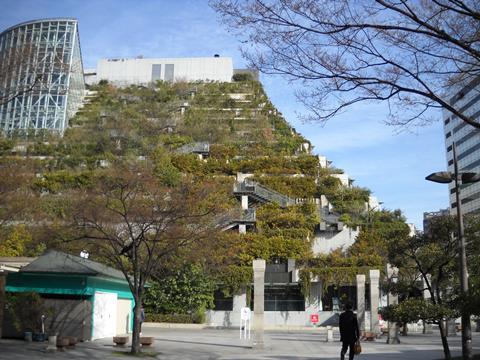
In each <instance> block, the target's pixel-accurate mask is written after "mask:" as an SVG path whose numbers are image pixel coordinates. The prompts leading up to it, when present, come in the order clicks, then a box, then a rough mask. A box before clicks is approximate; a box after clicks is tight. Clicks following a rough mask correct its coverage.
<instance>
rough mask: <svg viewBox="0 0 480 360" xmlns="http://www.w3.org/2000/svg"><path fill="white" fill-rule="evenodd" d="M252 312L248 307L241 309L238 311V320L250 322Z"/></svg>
mask: <svg viewBox="0 0 480 360" xmlns="http://www.w3.org/2000/svg"><path fill="white" fill-rule="evenodd" d="M251 314H252V311H251V310H250V308H248V307H242V309H241V310H240V319H241V320H250V317H251Z"/></svg>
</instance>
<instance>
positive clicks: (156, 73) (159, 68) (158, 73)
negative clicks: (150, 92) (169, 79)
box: [152, 64, 162, 81]
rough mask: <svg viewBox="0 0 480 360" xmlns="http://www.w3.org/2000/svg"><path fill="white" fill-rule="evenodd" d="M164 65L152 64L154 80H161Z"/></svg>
mask: <svg viewBox="0 0 480 360" xmlns="http://www.w3.org/2000/svg"><path fill="white" fill-rule="evenodd" d="M161 72H162V65H161V64H153V65H152V81H157V80H161Z"/></svg>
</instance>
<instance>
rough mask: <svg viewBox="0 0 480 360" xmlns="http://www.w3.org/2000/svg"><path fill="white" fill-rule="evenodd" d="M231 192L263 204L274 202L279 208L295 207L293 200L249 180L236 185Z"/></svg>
mask: <svg viewBox="0 0 480 360" xmlns="http://www.w3.org/2000/svg"><path fill="white" fill-rule="evenodd" d="M233 191H234V192H235V193H241V194H247V195H252V196H255V197H257V198H259V199H261V200H263V201H264V202H275V203H277V204H279V205H280V206H281V207H287V206H291V205H295V199H292V198H290V197H289V196H287V195H283V194H281V193H279V192H277V191H275V190H272V189H270V188H268V187H266V186H264V185H261V184H259V183H257V182H254V181H250V180H245V181H244V182H241V183H236V184H235V185H234V189H233Z"/></svg>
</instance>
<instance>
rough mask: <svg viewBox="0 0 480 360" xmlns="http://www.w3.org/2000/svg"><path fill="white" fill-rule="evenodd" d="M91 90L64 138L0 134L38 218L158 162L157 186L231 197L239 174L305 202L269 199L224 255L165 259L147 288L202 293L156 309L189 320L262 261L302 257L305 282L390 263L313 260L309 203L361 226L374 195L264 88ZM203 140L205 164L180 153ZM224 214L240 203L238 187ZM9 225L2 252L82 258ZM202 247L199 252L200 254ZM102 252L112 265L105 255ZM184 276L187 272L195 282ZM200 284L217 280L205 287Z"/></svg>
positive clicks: (4, 157) (340, 257) (341, 255)
mask: <svg viewBox="0 0 480 360" xmlns="http://www.w3.org/2000/svg"><path fill="white" fill-rule="evenodd" d="M90 90H93V91H96V92H97V93H96V96H95V97H93V98H92V99H91V101H90V102H89V103H88V104H85V106H84V107H83V108H82V109H81V110H80V111H79V112H78V113H77V115H76V116H75V117H74V118H73V119H72V120H71V121H70V127H69V128H68V129H67V130H66V132H65V134H64V136H63V137H58V136H55V135H53V134H49V133H46V132H38V133H36V134H28V136H26V135H25V134H23V135H22V136H20V135H18V136H14V137H13V138H9V139H0V154H1V158H0V162H1V164H2V165H5V164H7V163H12V162H13V163H18V164H19V163H28V164H29V166H27V167H25V173H28V174H29V176H26V180H25V182H24V183H23V185H25V188H26V189H28V190H29V191H31V192H32V199H39V200H38V204H36V205H35V206H32V207H31V208H32V209H31V212H32V215H31V216H32V218H35V220H39V221H40V222H41V221H42V216H47V215H48V216H56V217H57V218H58V219H61V220H60V221H64V220H65V217H66V216H67V215H66V214H67V211H66V209H67V207H68V206H69V203H68V201H66V200H65V198H63V197H62V195H63V193H66V192H68V191H70V190H75V191H78V190H82V189H84V190H85V191H88V189H90V188H91V187H92V186H94V184H97V183H98V180H99V177H100V176H102V173H103V171H104V170H105V169H109V168H110V167H113V166H115V165H116V164H118V163H140V164H141V163H143V164H145V165H148V166H151V167H152V168H153V171H154V175H155V176H156V177H157V178H158V179H159V180H160V183H161V184H163V185H166V186H168V187H172V188H173V187H176V186H178V184H179V183H180V182H181V180H182V179H183V178H184V177H186V176H188V177H189V178H191V179H196V181H199V182H200V181H204V180H207V179H209V180H211V181H214V182H215V183H216V184H218V185H217V186H218V188H219V189H220V188H230V189H232V190H233V181H234V176H235V175H236V174H237V173H238V172H241V173H250V174H252V178H251V179H252V180H254V181H257V182H259V183H261V184H263V185H265V186H267V187H269V188H271V189H272V190H275V191H277V192H280V193H282V194H284V195H288V196H290V197H291V198H297V199H302V201H303V204H299V205H294V206H290V207H288V208H285V209H283V208H280V207H279V206H278V205H276V204H274V203H270V204H264V205H261V206H260V205H259V206H258V207H257V209H256V227H255V230H254V231H252V232H248V233H247V234H244V235H240V234H238V233H228V234H227V233H225V235H224V236H223V238H224V239H227V240H225V241H228V244H229V246H228V248H223V249H222V255H219V254H215V255H214V256H212V254H204V257H203V258H202V259H200V258H198V257H197V258H193V259H190V260H191V262H192V263H195V264H196V265H195V266H194V267H192V268H183V269H182V267H178V264H182V263H183V262H184V261H185V259H184V258H181V256H180V255H177V256H178V258H177V257H173V258H172V259H170V260H169V261H170V262H168V263H167V264H164V265H162V269H160V270H159V271H158V273H157V274H156V275H155V276H156V277H157V279H159V280H161V281H158V282H156V281H155V280H152V283H153V286H152V291H155V292H156V293H157V295H158V294H160V295H161V297H162V298H164V299H166V298H172V299H174V298H182V297H185V296H187V297H189V296H190V295H188V294H191V293H192V292H197V293H198V294H200V295H201V296H200V295H199V296H197V297H195V299H196V302H195V303H191V304H184V303H182V304H180V303H178V304H177V305H175V304H176V303H177V302H175V301H172V302H170V303H168V302H166V301H164V302H163V304H159V303H158V302H155V300H152V299H151V298H150V300H149V301H150V303H151V304H150V308H151V310H152V311H154V312H162V313H177V314H184V313H187V314H190V315H192V316H193V315H194V314H196V313H197V311H198V310H201V309H204V308H205V307H208V306H211V299H212V298H211V293H210V294H209V292H211V291H212V288H211V284H214V283H215V284H218V283H220V284H222V290H223V291H224V292H225V293H233V292H235V291H237V290H238V289H239V288H240V287H241V286H244V285H245V284H249V283H250V281H251V276H252V274H251V261H252V259H255V258H263V259H266V260H267V261H271V260H274V259H287V258H294V259H296V260H297V261H298V263H300V264H305V270H304V272H303V274H304V275H303V277H302V278H303V279H304V283H305V284H306V283H307V279H310V275H314V276H320V277H322V278H324V279H325V280H326V283H328V282H332V281H347V280H348V279H350V276H351V274H353V272H355V271H357V272H358V271H359V269H360V268H363V267H368V266H375V267H378V266H379V265H380V263H382V261H383V260H384V256H383V254H381V253H380V252H378V251H377V249H380V248H381V247H375V246H374V247H373V248H372V247H371V246H370V245H368V246H370V248H369V251H360V250H358V251H357V253H355V254H354V253H351V252H350V253H347V252H345V251H343V252H342V251H339V252H336V253H334V254H332V255H329V256H320V257H314V256H313V254H312V241H313V239H314V237H315V232H316V230H317V227H318V224H319V223H320V221H321V218H320V217H321V214H320V212H319V211H318V208H317V206H316V205H315V204H314V201H313V199H314V198H320V197H321V195H326V196H327V198H328V199H329V201H330V202H331V203H332V205H333V210H334V211H336V212H337V213H338V214H339V215H341V219H342V220H343V221H344V222H345V223H346V224H347V225H350V226H352V227H356V226H358V225H364V224H365V223H366V222H367V221H368V218H367V217H366V214H365V202H366V201H368V196H369V194H370V192H369V190H367V189H364V188H360V187H345V186H343V185H342V184H341V183H340V181H339V180H338V179H337V178H335V177H334V175H335V174H341V173H342V170H340V169H336V168H330V167H329V168H322V167H320V164H319V158H318V157H317V156H314V155H311V154H310V153H309V151H308V150H307V149H308V147H309V146H310V143H309V141H308V140H307V139H305V138H304V137H302V136H301V135H300V134H298V133H297V132H296V131H295V130H294V129H293V128H292V127H291V126H290V125H289V124H288V123H287V122H286V121H285V119H284V118H283V116H282V115H281V113H279V112H278V111H277V110H276V109H275V108H274V107H273V105H272V104H271V102H270V101H269V100H268V98H267V96H266V94H265V93H264V91H263V88H262V86H261V84H260V83H258V82H255V81H239V82H233V83H200V82H199V83H174V84H169V83H164V82H157V83H156V84H154V85H152V86H150V87H139V86H130V87H128V88H115V87H113V86H110V85H109V84H108V83H105V82H102V83H101V84H99V85H97V86H94V87H92V88H91V89H90ZM196 142H208V143H209V156H208V157H207V158H204V159H200V158H199V156H198V155H197V154H192V153H183V152H182V151H180V150H181V149H182V146H184V145H189V144H190V145H191V144H194V143H196ZM27 168H28V169H27ZM34 203H35V202H34V201H33V200H32V204H34ZM225 207H226V208H232V209H233V208H239V203H238V201H237V200H236V199H235V198H234V194H233V191H232V194H231V199H230V202H227V203H226V204H225ZM29 211H30V210H29ZM49 221H50V220H49ZM380 222H381V221H380ZM4 227H5V228H8V231H7V230H5V231H2V234H3V235H2V238H1V239H0V249H2V244H7V245H8V246H10V245H11V243H12V241H13V242H18V246H12V248H13V249H18V250H15V254H17V253H21V252H22V249H27V248H28V254H32V253H33V252H35V251H36V250H37V249H42V248H44V247H45V246H47V247H49V246H53V247H61V248H62V249H65V250H69V249H70V250H71V251H75V252H76V251H77V250H78V249H79V248H80V249H81V243H80V244H77V245H75V244H73V243H71V244H70V243H69V244H64V243H62V239H64V238H66V237H68V236H67V235H69V234H59V233H56V232H54V231H50V232H49V234H48V236H49V240H48V241H44V240H42V241H43V242H42V241H40V240H38V246H37V245H35V244H34V243H35V238H37V237H38V238H40V237H41V236H45V234H39V233H38V232H37V231H36V230H35V229H32V228H29V227H28V226H26V227H24V228H22V229H18V228H10V227H9V226H4ZM52 227H54V226H52ZM29 231H30V233H29ZM364 236H366V235H365V234H364ZM379 236H380V237H382V238H383V237H384V236H387V235H386V234H385V233H381V234H380V235H379ZM19 237H20V238H21V239H20V238H19ZM367 237H368V236H367ZM372 238H375V237H372ZM32 239H33V240H32ZM32 242H33V244H32ZM359 246H360V245H359ZM368 246H367V245H364V247H367V248H368ZM372 249H373V251H370V250H372ZM196 252H197V253H198V254H201V249H197V250H196ZM198 256H201V255H198ZM97 257H98V258H97V260H100V261H105V262H107V263H109V264H110V265H112V264H113V263H111V262H110V261H109V260H108V259H106V258H102V257H101V255H97ZM206 259H208V264H207V263H205V261H206ZM167 269H177V270H174V271H170V272H168V271H166V270H167ZM335 269H336V270H335ZM341 269H343V270H341ZM186 270H189V271H190V273H189V275H188V276H185V273H184V271H186ZM340 270H341V271H340ZM193 273H195V277H193V279H197V280H198V279H201V281H200V280H199V281H197V282H196V283H195V284H194V283H188V284H187V283H185V281H184V279H186V278H188V277H192V276H191V275H192V274H193ZM307 274H309V275H308V276H307ZM201 283H204V284H207V283H208V284H210V285H209V286H207V287H201V286H200V287H199V284H201ZM165 284H170V285H169V287H172V286H173V285H175V289H176V292H175V293H171V292H169V290H168V289H167V288H166V287H165ZM172 284H173V285H172ZM162 286H163V287H162ZM160 295H158V296H160ZM151 316H153V315H151ZM195 318H197V319H198V316H195Z"/></svg>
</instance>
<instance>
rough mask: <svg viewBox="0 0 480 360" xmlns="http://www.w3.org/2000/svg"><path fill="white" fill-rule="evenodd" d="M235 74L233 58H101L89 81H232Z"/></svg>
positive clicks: (118, 83) (123, 83) (87, 76)
mask: <svg viewBox="0 0 480 360" xmlns="http://www.w3.org/2000/svg"><path fill="white" fill-rule="evenodd" d="M233 74H234V70H233V61H232V58H230V57H220V56H212V57H198V58H156V59H143V58H136V59H101V60H99V61H98V63H97V68H96V69H87V70H85V82H86V83H87V84H95V83H98V82H99V81H101V80H107V81H108V82H109V83H112V84H113V85H116V86H128V85H147V84H149V83H152V82H155V81H157V80H161V81H169V82H175V81H187V82H193V81H220V82H230V81H232V76H233Z"/></svg>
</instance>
